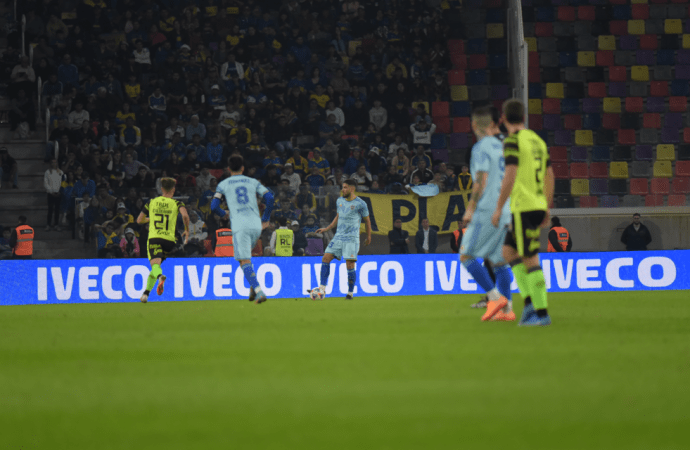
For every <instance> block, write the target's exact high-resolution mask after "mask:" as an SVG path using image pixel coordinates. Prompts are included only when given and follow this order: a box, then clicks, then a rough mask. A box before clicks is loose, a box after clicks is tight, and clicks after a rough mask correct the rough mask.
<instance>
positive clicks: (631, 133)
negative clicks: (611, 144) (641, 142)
mask: <svg viewBox="0 0 690 450" xmlns="http://www.w3.org/2000/svg"><path fill="white" fill-rule="evenodd" d="M635 142H637V141H636V138H635V130H618V143H619V144H620V145H634V144H635Z"/></svg>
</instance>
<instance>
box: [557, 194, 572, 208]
mask: <svg viewBox="0 0 690 450" xmlns="http://www.w3.org/2000/svg"><path fill="white" fill-rule="evenodd" d="M574 207H575V199H574V198H573V197H572V195H559V196H558V197H556V208H574Z"/></svg>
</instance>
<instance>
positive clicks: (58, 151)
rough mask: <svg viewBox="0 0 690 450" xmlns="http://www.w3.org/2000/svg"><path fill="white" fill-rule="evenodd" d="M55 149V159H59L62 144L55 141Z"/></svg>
mask: <svg viewBox="0 0 690 450" xmlns="http://www.w3.org/2000/svg"><path fill="white" fill-rule="evenodd" d="M53 148H54V149H55V154H54V155H53V156H55V159H58V157H59V156H60V142H59V141H55V146H54V147H53Z"/></svg>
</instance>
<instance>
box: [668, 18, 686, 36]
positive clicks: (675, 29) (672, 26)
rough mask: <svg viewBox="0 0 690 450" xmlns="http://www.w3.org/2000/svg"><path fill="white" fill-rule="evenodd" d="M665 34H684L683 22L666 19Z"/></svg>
mask: <svg viewBox="0 0 690 450" xmlns="http://www.w3.org/2000/svg"><path fill="white" fill-rule="evenodd" d="M664 33H666V34H683V22H682V21H681V20H680V19H666V20H665V21H664Z"/></svg>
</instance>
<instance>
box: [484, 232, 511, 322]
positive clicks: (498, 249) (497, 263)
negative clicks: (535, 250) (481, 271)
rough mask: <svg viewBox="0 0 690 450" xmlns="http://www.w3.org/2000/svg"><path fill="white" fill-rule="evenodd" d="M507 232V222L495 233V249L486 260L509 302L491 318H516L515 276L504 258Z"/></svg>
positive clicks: (508, 319) (500, 289) (503, 319)
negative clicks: (514, 305)
mask: <svg viewBox="0 0 690 450" xmlns="http://www.w3.org/2000/svg"><path fill="white" fill-rule="evenodd" d="M507 232H508V229H507V223H506V226H502V227H501V229H500V230H499V232H498V233H496V234H495V236H494V240H493V241H492V247H493V251H492V252H491V254H490V255H489V257H488V258H486V259H485V261H484V263H485V264H486V263H489V264H488V265H489V266H493V268H494V273H495V276H496V288H497V289H498V292H500V293H501V295H502V296H504V297H505V298H506V299H507V300H508V304H507V305H506V306H504V307H503V309H502V310H500V311H499V312H497V313H496V315H495V316H494V317H492V319H491V320H501V321H513V320H515V313H514V312H513V294H512V292H511V291H510V285H511V283H512V280H513V277H512V272H511V270H510V266H509V265H508V264H506V261H505V259H503V243H504V242H505V237H506V234H507Z"/></svg>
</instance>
